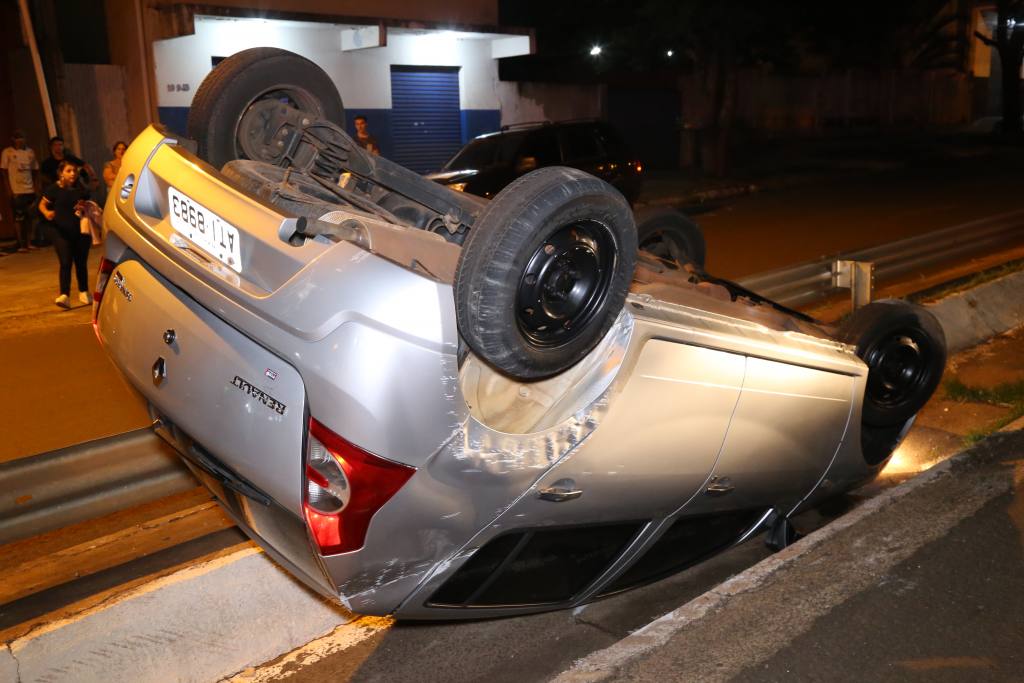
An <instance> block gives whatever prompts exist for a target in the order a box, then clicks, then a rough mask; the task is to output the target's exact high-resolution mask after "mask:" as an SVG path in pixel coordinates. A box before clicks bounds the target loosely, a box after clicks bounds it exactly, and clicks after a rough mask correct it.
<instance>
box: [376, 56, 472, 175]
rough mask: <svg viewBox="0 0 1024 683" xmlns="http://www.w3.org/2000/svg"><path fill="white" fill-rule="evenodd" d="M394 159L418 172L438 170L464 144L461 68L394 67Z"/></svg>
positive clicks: (392, 124) (392, 91) (392, 73)
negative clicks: (460, 87) (460, 93)
mask: <svg viewBox="0 0 1024 683" xmlns="http://www.w3.org/2000/svg"><path fill="white" fill-rule="evenodd" d="M391 131H392V136H393V140H394V145H395V149H394V152H393V153H392V155H391V157H392V159H393V160H394V161H397V162H398V163H400V164H402V165H403V166H405V167H406V168H410V169H412V170H413V171H416V172H417V173H429V172H430V171H436V170H438V169H439V168H441V166H443V165H444V162H446V161H448V159H450V158H451V157H452V156H454V154H455V153H456V152H457V151H459V148H460V147H462V124H461V117H460V116H459V71H458V68H457V67H455V68H443V67H407V66H392V67H391Z"/></svg>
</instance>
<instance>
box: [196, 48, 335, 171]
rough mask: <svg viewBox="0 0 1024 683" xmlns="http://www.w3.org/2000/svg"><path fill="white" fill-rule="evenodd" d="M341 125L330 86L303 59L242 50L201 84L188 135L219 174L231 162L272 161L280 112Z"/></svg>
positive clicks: (283, 52)
mask: <svg viewBox="0 0 1024 683" xmlns="http://www.w3.org/2000/svg"><path fill="white" fill-rule="evenodd" d="M289 110H296V111H301V112H303V113H306V114H308V115H309V121H310V122H312V121H314V120H316V119H326V120H328V121H331V122H332V123H335V124H337V125H339V126H342V127H344V125H345V109H344V107H343V106H342V103H341V97H340V96H339V95H338V91H337V89H336V88H335V87H334V83H333V82H332V81H331V78H330V76H328V75H327V74H326V73H325V72H324V70H323V69H321V68H320V67H319V66H317V65H316V64H314V63H313V62H311V61H309V60H308V59H306V58H305V57H300V56H299V55H297V54H295V53H293V52H288V51H287V50H280V49H277V48H272V47H257V48H251V49H249V50H242V51H241V52H238V53H236V54H234V55H232V56H230V57H228V58H227V59H225V60H224V61H223V62H221V63H220V64H218V65H217V66H216V68H214V70H213V71H211V72H210V73H209V75H207V77H206V78H205V79H203V82H202V84H201V85H200V86H199V90H197V91H196V95H195V98H194V99H193V100H192V108H191V109H190V110H189V116H188V135H189V137H191V138H193V139H194V140H196V142H197V143H198V150H197V151H198V153H199V156H200V157H202V158H203V159H205V160H206V161H208V162H210V163H211V164H213V165H214V166H216V167H217V168H220V167H221V166H223V165H224V164H226V163H227V162H229V161H231V160H232V159H242V158H248V159H258V160H264V161H274V160H275V158H276V157H275V156H274V155H275V152H276V151H278V143H279V142H280V143H281V144H283V142H284V141H283V140H281V141H279V140H277V139H275V138H274V137H273V136H274V133H275V132H276V131H277V130H278V129H279V123H280V118H281V115H282V112H287V111H289Z"/></svg>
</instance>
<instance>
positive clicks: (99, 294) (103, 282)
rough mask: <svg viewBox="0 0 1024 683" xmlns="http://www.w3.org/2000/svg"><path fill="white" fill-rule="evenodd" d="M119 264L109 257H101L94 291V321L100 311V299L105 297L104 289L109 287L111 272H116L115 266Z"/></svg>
mask: <svg viewBox="0 0 1024 683" xmlns="http://www.w3.org/2000/svg"><path fill="white" fill-rule="evenodd" d="M116 267H117V264H116V263H114V262H113V261H111V260H110V259H108V258H107V257H105V256H104V257H102V258H101V259H100V267H99V271H98V272H97V273H96V290H95V291H94V292H93V293H92V321H93V323H95V322H96V317H97V316H98V315H99V311H100V299H102V298H103V290H105V289H106V288H107V283H108V282H110V274H111V273H113V272H114V268H116Z"/></svg>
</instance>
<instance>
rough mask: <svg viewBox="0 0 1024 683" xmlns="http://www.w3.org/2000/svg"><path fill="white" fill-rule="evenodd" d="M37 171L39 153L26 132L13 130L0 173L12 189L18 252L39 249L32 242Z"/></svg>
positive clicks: (1, 158)
mask: <svg viewBox="0 0 1024 683" xmlns="http://www.w3.org/2000/svg"><path fill="white" fill-rule="evenodd" d="M38 171H39V162H38V161H36V153H35V152H34V151H32V148H30V147H28V146H27V145H26V144H25V134H24V133H23V132H21V131H20V130H16V131H14V133H13V134H12V135H11V146H10V147H7V148H5V149H4V151H3V153H0V174H2V175H3V176H4V181H5V184H6V185H7V187H8V189H9V190H10V192H11V210H12V212H13V213H14V223H15V225H16V226H17V233H18V251H19V252H27V251H29V250H32V249H36V247H35V246H33V245H32V212H33V209H34V207H35V203H36V189H37V186H38V175H39V173H38Z"/></svg>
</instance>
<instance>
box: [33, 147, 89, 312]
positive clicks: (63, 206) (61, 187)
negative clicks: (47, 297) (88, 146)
mask: <svg viewBox="0 0 1024 683" xmlns="http://www.w3.org/2000/svg"><path fill="white" fill-rule="evenodd" d="M88 198H89V191H88V190H86V189H85V188H83V187H82V186H80V185H79V184H78V166H76V165H75V163H74V162H72V161H71V160H69V159H65V160H63V161H61V162H60V163H59V164H58V166H57V182H55V183H53V184H52V185H50V186H49V187H47V188H46V189H45V190H43V198H42V199H41V200H40V201H39V211H40V212H41V213H42V214H43V216H45V217H46V220H48V221H50V223H51V224H52V225H53V247H54V249H55V250H56V251H57V258H58V259H59V260H60V295H59V296H58V297H57V298H56V300H54V303H55V304H57V305H58V306H60V307H61V308H71V300H70V298H69V296H70V294H71V266H72V264H74V266H75V276H76V278H77V279H78V300H79V301H80V302H82V303H83V304H88V303H91V302H92V296H91V295H90V294H89V272H88V262H89V247H90V246H91V245H92V238H91V237H90V236H89V235H83V234H82V229H81V220H82V219H81V216H79V215H78V213H77V211H76V206H77V205H78V202H80V201H83V200H85V199H88Z"/></svg>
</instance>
